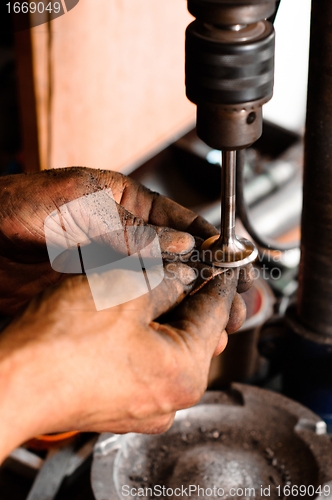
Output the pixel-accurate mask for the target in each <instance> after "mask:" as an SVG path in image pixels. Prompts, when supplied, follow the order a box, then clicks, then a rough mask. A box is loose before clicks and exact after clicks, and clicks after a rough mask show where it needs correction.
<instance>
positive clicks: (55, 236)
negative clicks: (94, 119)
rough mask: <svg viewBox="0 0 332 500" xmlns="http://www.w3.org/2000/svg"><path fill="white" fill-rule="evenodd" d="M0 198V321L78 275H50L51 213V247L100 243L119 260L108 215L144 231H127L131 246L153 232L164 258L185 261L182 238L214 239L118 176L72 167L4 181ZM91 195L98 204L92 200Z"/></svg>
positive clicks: (185, 214)
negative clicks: (181, 257)
mask: <svg viewBox="0 0 332 500" xmlns="http://www.w3.org/2000/svg"><path fill="white" fill-rule="evenodd" d="M0 190H1V204H0V313H4V314H7V315H13V314H15V313H16V312H17V311H18V310H19V309H20V308H21V307H22V306H24V305H26V304H27V302H28V301H29V300H30V299H31V298H32V297H34V296H35V295H36V294H37V293H39V292H40V291H42V290H44V289H45V288H47V287H48V286H50V285H54V284H56V283H58V282H59V281H60V280H61V279H63V277H64V275H63V271H64V272H67V273H71V274H75V273H77V272H78V271H77V269H76V268H75V266H74V268H71V267H70V265H69V266H68V269H67V270H66V269H64V267H61V265H60V267H58V268H56V266H53V267H54V269H57V270H54V269H52V267H51V265H50V260H49V255H48V253H47V247H46V240H45V233H44V221H45V219H46V218H47V217H48V216H49V215H50V214H52V213H53V214H55V216H54V218H53V219H52V220H51V224H50V228H49V233H48V234H49V237H50V239H51V242H52V244H54V245H61V244H62V242H61V239H62V240H63V234H64V233H63V232H64V231H65V232H66V241H67V240H68V241H69V243H72V244H73V245H74V246H75V248H76V250H77V243H82V244H83V245H86V244H88V243H89V241H91V239H93V238H95V237H96V236H97V237H100V235H101V238H99V240H101V241H99V243H102V244H103V245H105V244H106V245H107V246H108V247H114V248H115V249H116V250H117V251H119V252H120V253H123V252H125V250H126V249H124V248H121V246H123V245H121V242H119V241H118V235H117V233H116V232H114V227H112V214H110V211H111V212H112V208H114V207H116V210H115V211H116V214H114V213H113V218H114V217H117V218H118V219H119V220H120V222H121V224H122V226H123V227H124V228H128V227H130V228H131V229H133V228H136V227H139V228H140V229H142V226H144V228H145V229H144V231H145V233H144V234H143V233H142V231H141V232H137V234H136V233H135V231H131V233H130V238H132V239H134V240H135V238H136V239H140V240H141V241H142V240H144V238H145V240H146V241H149V239H150V238H151V234H153V233H154V234H155V232H154V231H156V232H157V234H158V236H159V241H160V247H161V251H162V253H163V256H165V255H166V256H167V254H170V253H173V254H186V253H190V252H191V251H192V250H193V247H194V239H193V238H192V236H190V235H189V234H187V233H190V234H191V235H194V236H199V237H202V238H207V237H209V236H211V235H213V234H216V229H215V228H214V227H213V226H211V225H210V224H208V223H207V222H206V221H205V220H204V219H202V217H199V216H197V215H196V214H194V213H193V212H191V211H190V210H187V209H185V208H183V207H181V206H180V205H178V204H177V203H175V202H173V201H171V200H169V199H168V198H166V197H164V196H160V195H158V194H157V193H152V192H151V191H149V190H148V189H146V188H145V187H143V186H142V185H140V184H139V183H137V182H135V181H133V180H132V179H130V178H128V177H126V176H124V175H122V174H119V173H116V172H111V171H105V170H94V169H88V168H80V167H73V168H65V169H59V170H48V171H43V172H38V173H35V174H28V175H24V174H22V175H15V176H8V177H3V178H1V179H0ZM102 192H103V193H102ZM91 193H96V194H97V195H98V194H100V193H102V196H101V197H99V198H98V196H97V197H95V198H93V197H92V199H91V197H90V198H89V195H91ZM103 195H104V196H103ZM73 200H77V201H76V202H75V203H73V202H72V201H73ZM71 202H72V203H71ZM112 204H113V205H112ZM63 206H65V209H63ZM110 207H111V209H110ZM113 212H114V210H113ZM165 228H173V229H175V230H176V231H172V230H171V231H170V230H168V229H165ZM112 231H113V232H112ZM184 231H185V232H186V233H184ZM122 233H123V231H122ZM120 239H121V238H120ZM59 240H60V241H59ZM143 243H144V241H143ZM60 264H61V263H60ZM62 264H63V263H62ZM63 265H64V264H63ZM59 269H60V271H59Z"/></svg>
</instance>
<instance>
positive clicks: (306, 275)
mask: <svg viewBox="0 0 332 500" xmlns="http://www.w3.org/2000/svg"><path fill="white" fill-rule="evenodd" d="M331 24H332V2H331V1H330V0H313V2H312V19H311V37H310V59H309V83H308V102H307V121H306V135H305V159H304V179H303V212H302V227H301V233H302V241H301V254H302V255H301V264H300V273H299V294H298V301H297V314H298V319H299V321H300V322H301V323H302V324H303V326H305V327H306V328H307V329H308V330H310V331H312V332H313V333H314V334H317V335H318V336H323V337H324V336H329V337H332V307H331V303H332V50H331V47H332V31H331ZM331 362H332V358H331Z"/></svg>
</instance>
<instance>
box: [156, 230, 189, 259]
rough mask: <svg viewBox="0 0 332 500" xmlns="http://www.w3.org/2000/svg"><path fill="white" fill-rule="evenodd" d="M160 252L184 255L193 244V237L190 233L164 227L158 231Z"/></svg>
mask: <svg viewBox="0 0 332 500" xmlns="http://www.w3.org/2000/svg"><path fill="white" fill-rule="evenodd" d="M159 241H160V247H161V250H162V252H166V253H173V254H178V255H184V254H187V253H189V252H191V251H192V250H193V248H194V246H195V239H194V237H193V236H191V234H189V233H184V232H182V231H175V230H172V229H164V230H163V231H162V232H161V233H159Z"/></svg>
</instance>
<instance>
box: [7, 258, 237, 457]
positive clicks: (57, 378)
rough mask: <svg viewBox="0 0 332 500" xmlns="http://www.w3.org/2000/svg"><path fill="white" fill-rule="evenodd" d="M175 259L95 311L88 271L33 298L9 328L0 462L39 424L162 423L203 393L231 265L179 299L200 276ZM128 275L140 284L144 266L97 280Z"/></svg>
mask: <svg viewBox="0 0 332 500" xmlns="http://www.w3.org/2000/svg"><path fill="white" fill-rule="evenodd" d="M171 266H172V267H171V271H170V272H169V271H166V273H165V278H164V279H163V281H162V282H161V284H160V285H159V286H158V287H156V288H155V289H154V290H153V291H152V292H150V293H148V294H145V295H142V296H141V297H139V298H137V299H135V300H132V301H130V302H127V303H124V304H122V305H121V306H118V307H113V308H111V309H106V310H104V311H101V312H96V310H95V306H94V303H93V300H92V296H91V293H90V289H89V286H88V283H87V279H86V277H84V276H76V277H72V278H68V279H66V280H64V281H63V282H62V283H61V284H60V285H57V286H56V287H53V289H49V290H47V291H46V292H44V293H43V294H41V295H40V296H39V297H36V298H34V299H33V300H32V302H31V303H30V304H29V306H28V307H27V308H26V310H25V312H24V313H23V314H22V315H21V316H20V317H17V318H16V319H15V320H14V321H13V322H12V323H11V324H10V325H9V326H8V327H7V328H6V330H5V331H4V332H3V333H2V335H1V337H0V398H1V412H0V461H1V459H3V458H4V456H5V455H6V454H8V453H9V452H10V450H11V449H13V448H14V447H15V446H17V445H19V444H20V443H21V442H23V441H25V440H27V439H29V438H31V437H32V436H34V435H38V434H41V433H50V432H61V431H69V430H81V431H97V432H103V431H110V432H115V433H125V432H143V433H158V432H162V431H165V430H166V429H167V428H168V427H169V426H170V425H171V423H172V421H173V417H174V412H175V411H176V410H179V409H180V408H186V407H189V406H192V405H194V404H195V403H196V402H197V401H198V400H199V399H200V398H201V396H202V394H203V393H204V391H205V389H206V385H207V379H208V372H209V366H210V361H211V358H212V356H213V355H215V354H217V353H218V352H220V351H222V350H223V349H224V348H225V346H226V343H227V334H226V332H225V329H226V325H227V322H228V320H229V313H230V309H231V306H232V303H233V304H234V303H235V302H234V301H233V299H234V297H235V293H236V286H237V271H231V270H230V271H228V272H227V273H225V274H222V275H220V276H217V277H216V278H214V280H211V281H210V282H209V283H208V284H206V286H204V287H203V288H202V289H201V290H199V291H198V292H197V293H196V294H195V295H192V296H187V297H186V298H185V299H184V297H185V296H186V295H188V292H189V291H190V290H191V289H192V287H193V284H194V281H195V279H196V276H197V275H196V274H195V272H194V270H193V269H192V268H190V267H188V266H187V265H184V264H181V263H172V264H171ZM166 267H167V265H166ZM155 272H160V270H159V271H155ZM127 280H130V282H131V284H132V286H137V287H139V286H141V281H140V274H138V273H134V272H132V271H121V270H117V271H111V272H108V273H106V275H104V277H103V279H102V280H101V281H100V286H101V287H104V286H105V284H106V288H107V293H109V291H110V288H109V287H111V288H112V289H113V290H115V291H116V290H117V289H119V288H122V287H123V286H124V284H125V282H126V281H127ZM101 292H102V290H101ZM183 299H184V300H183ZM182 300H183V301H182ZM181 301H182V302H181ZM180 302H181V303H180ZM78 306H80V307H79V312H78V311H77V309H78ZM175 306H176V307H175ZM233 307H234V306H233ZM170 310H172V312H168V311H170ZM167 312H168V314H167V316H165V313H167ZM160 317H162V318H164V319H163V320H162V319H159V320H158V318H160ZM243 319H244V318H243V315H242V318H240V316H238V318H237V321H238V323H239V324H241V322H242V321H243ZM239 324H238V325H237V327H238V326H239ZM233 326H236V325H234V319H233Z"/></svg>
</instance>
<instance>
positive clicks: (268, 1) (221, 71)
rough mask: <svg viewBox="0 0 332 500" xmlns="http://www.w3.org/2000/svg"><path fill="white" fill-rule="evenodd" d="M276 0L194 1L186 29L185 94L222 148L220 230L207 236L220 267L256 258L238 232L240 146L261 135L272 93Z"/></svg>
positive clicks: (208, 251) (207, 249) (206, 251)
mask: <svg viewBox="0 0 332 500" xmlns="http://www.w3.org/2000/svg"><path fill="white" fill-rule="evenodd" d="M275 7H276V0H188V10H189V12H190V13H191V14H192V15H193V16H194V17H195V18H196V20H195V21H194V22H192V23H191V24H190V25H189V26H188V28H187V31H186V93H187V97H188V99H189V100H190V101H192V102H193V103H195V104H196V105H197V134H198V136H199V137H200V138H201V139H202V140H203V141H204V142H206V144H208V145H209V146H210V147H212V148H214V149H218V150H221V151H222V186H221V195H222V207H221V231H220V236H214V237H212V238H210V239H208V240H206V241H205V242H204V243H203V246H202V260H203V261H204V262H207V263H208V264H211V265H214V266H216V267H228V268H230V267H241V266H244V265H246V264H248V263H250V262H253V261H254V260H255V259H256V257H257V249H256V247H255V245H254V244H253V243H251V242H250V241H249V240H247V239H245V238H239V237H237V236H236V235H235V191H236V184H235V183H236V151H238V150H241V149H244V148H246V147H248V146H250V145H251V144H252V143H253V142H255V141H256V140H257V139H258V138H259V137H260V136H261V134H262V122H263V117H262V106H263V104H265V103H266V102H267V101H268V100H270V98H271V97H272V92H273V81H274V29H273V25H272V24H271V22H269V21H268V20H267V19H268V18H269V17H270V16H272V15H273V13H274V11H275Z"/></svg>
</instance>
